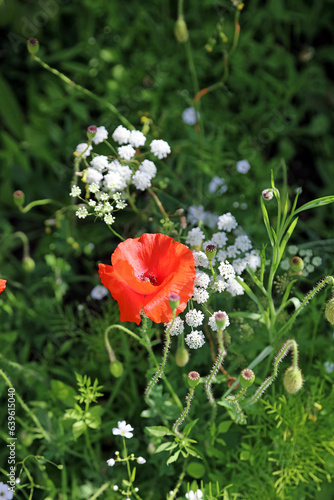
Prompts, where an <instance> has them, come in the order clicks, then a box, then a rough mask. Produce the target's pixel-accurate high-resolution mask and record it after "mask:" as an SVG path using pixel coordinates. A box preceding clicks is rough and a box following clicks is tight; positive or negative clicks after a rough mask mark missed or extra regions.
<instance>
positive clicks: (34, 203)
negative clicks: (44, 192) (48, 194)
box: [20, 199, 55, 214]
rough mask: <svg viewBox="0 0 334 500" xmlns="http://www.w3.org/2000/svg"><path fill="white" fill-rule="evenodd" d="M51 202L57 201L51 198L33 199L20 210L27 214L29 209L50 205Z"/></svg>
mask: <svg viewBox="0 0 334 500" xmlns="http://www.w3.org/2000/svg"><path fill="white" fill-rule="evenodd" d="M49 203H55V201H54V200H51V199H44V200H36V201H32V202H31V203H29V204H28V205H26V206H25V207H22V208H20V211H21V212H22V213H24V214H26V213H27V212H29V210H31V209H32V208H34V207H38V206H40V205H48V204H49Z"/></svg>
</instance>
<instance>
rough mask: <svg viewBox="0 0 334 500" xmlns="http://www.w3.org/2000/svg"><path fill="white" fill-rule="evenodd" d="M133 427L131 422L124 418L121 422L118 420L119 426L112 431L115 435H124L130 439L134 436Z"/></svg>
mask: <svg viewBox="0 0 334 500" xmlns="http://www.w3.org/2000/svg"><path fill="white" fill-rule="evenodd" d="M131 431H133V427H131V425H130V424H127V423H126V422H125V420H122V421H120V422H117V427H114V428H113V430H112V433H113V434H114V436H124V437H126V438H128V439H130V438H132V436H133V433H132V432H131Z"/></svg>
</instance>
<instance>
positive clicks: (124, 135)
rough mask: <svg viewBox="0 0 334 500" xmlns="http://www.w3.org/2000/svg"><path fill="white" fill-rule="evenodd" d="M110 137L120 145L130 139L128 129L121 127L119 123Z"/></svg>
mask: <svg viewBox="0 0 334 500" xmlns="http://www.w3.org/2000/svg"><path fill="white" fill-rule="evenodd" d="M112 138H113V139H114V141H115V142H118V144H120V145H122V144H128V142H129V139H130V130H128V129H127V128H125V127H123V125H119V126H118V127H117V128H116V129H115V130H114V133H113V135H112Z"/></svg>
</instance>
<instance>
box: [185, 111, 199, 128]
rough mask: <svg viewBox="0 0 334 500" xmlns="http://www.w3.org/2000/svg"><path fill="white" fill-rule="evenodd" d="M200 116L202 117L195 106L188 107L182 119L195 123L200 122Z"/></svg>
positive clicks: (190, 123) (187, 122)
mask: <svg viewBox="0 0 334 500" xmlns="http://www.w3.org/2000/svg"><path fill="white" fill-rule="evenodd" d="M199 118H200V114H199V112H198V111H196V110H195V108H193V107H190V108H186V109H185V110H184V111H183V113H182V120H183V121H184V123H186V124H187V125H195V123H197V122H198V120H199Z"/></svg>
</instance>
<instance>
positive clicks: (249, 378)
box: [240, 368, 255, 387]
mask: <svg viewBox="0 0 334 500" xmlns="http://www.w3.org/2000/svg"><path fill="white" fill-rule="evenodd" d="M254 380H255V373H254V372H253V370H251V369H250V368H245V369H244V370H242V372H241V374H240V385H241V387H250V386H251V385H252V384H253V382H254Z"/></svg>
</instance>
